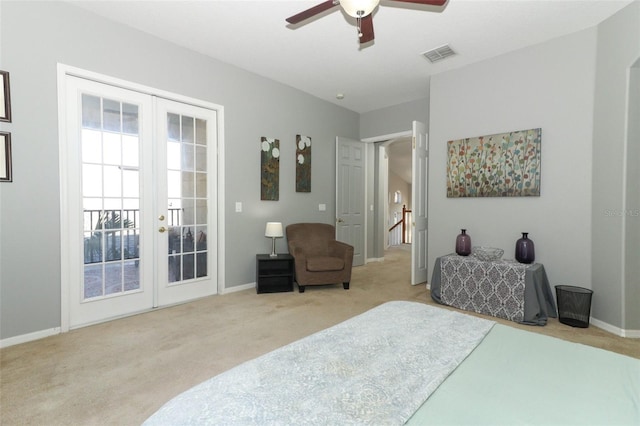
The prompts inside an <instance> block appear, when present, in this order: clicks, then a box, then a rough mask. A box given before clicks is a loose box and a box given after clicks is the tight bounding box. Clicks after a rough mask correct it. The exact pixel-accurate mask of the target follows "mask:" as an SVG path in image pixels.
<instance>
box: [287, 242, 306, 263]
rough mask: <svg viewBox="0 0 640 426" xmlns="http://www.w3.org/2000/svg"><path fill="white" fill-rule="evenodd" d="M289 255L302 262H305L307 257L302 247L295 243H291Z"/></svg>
mask: <svg viewBox="0 0 640 426" xmlns="http://www.w3.org/2000/svg"><path fill="white" fill-rule="evenodd" d="M289 254H290V255H291V256H293V257H294V258H295V259H296V260H300V261H302V262H304V261H305V259H306V257H307V256H306V254H305V252H304V250H303V249H302V247H300V246H299V245H298V244H296V242H295V241H289Z"/></svg>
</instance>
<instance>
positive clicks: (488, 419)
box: [144, 301, 640, 426]
mask: <svg viewBox="0 0 640 426" xmlns="http://www.w3.org/2000/svg"><path fill="white" fill-rule="evenodd" d="M405 423H408V424H412V425H427V424H434V425H436V424H437V425H442V424H456V425H461V424H474V425H476V424H491V425H497V424H545V425H546V424H582V425H584V424H590V425H594V424H603V425H604V424H607V425H610V424H620V425H622V424H628V425H638V424H640V360H639V359H635V358H631V357H626V356H623V355H619V354H615V353H612V352H607V351H604V350H600V349H596V348H592V347H588V346H584V345H579V344H574V343H569V342H566V341H562V340H559V339H555V338H551V337H548V336H542V335H538V334H534V333H531V332H527V331H523V330H518V329H514V328H511V327H508V326H504V325H501V324H496V323H495V322H493V321H490V320H485V319H482V318H477V317H474V316H470V315H467V314H464V313H461V312H457V311H452V310H447V309H443V308H439V307H434V306H430V305H426V304H423V303H417V302H405V301H395V302H387V303H385V304H382V305H380V306H378V307H376V308H373V309H371V310H369V311H367V312H365V313H363V314H361V315H358V316H356V317H353V318H351V319H349V320H347V321H345V322H343V323H340V324H338V325H336V326H333V327H330V328H328V329H326V330H322V331H320V332H318V333H315V334H312V335H311V336H308V337H305V338H303V339H301V340H298V341H296V342H293V343H291V344H289V345H286V346H284V347H282V348H279V349H277V350H275V351H273V352H270V353H268V354H265V355H263V356H261V357H258V358H255V359H253V360H251V361H248V362H246V363H243V364H241V365H239V366H237V367H235V368H232V369H231V370H228V371H226V372H224V373H222V374H220V375H218V376H215V377H213V378H211V379H209V380H207V381H205V382H203V383H201V384H199V385H197V386H195V387H193V388H191V389H189V390H187V391H185V392H183V393H182V394H180V395H178V396H176V397H175V398H173V399H172V400H170V401H169V402H167V403H166V404H165V405H164V406H162V407H161V408H160V409H159V410H158V411H157V412H156V413H154V414H153V415H152V416H151V417H149V418H148V419H147V420H146V421H145V423H144V424H145V425H146V426H150V425H178V424H179V425H196V424H197V425H200V424H212V425H213V424H217V425H221V424H224V425H234V424H237V425H292V424H296V425H301V424H313V425H315V424H317V425H333V424H335V425H364V424H375V425H401V424H405Z"/></svg>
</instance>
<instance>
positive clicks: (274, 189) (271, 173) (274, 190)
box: [260, 136, 280, 201]
mask: <svg viewBox="0 0 640 426" xmlns="http://www.w3.org/2000/svg"><path fill="white" fill-rule="evenodd" d="M260 146H261V147H262V151H261V153H260V199H261V200H271V201H277V200H278V198H279V197H280V141H279V140H278V139H273V138H265V137H264V136H263V137H262V138H260Z"/></svg>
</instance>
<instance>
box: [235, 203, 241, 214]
mask: <svg viewBox="0 0 640 426" xmlns="http://www.w3.org/2000/svg"><path fill="white" fill-rule="evenodd" d="M236 213H242V203H241V202H240V201H236Z"/></svg>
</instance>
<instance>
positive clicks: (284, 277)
mask: <svg viewBox="0 0 640 426" xmlns="http://www.w3.org/2000/svg"><path fill="white" fill-rule="evenodd" d="M281 291H293V256H291V255H290V254H278V255H277V256H276V257H271V256H270V255H268V254H257V255H256V292H257V293H258V294H259V293H277V292H281Z"/></svg>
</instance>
